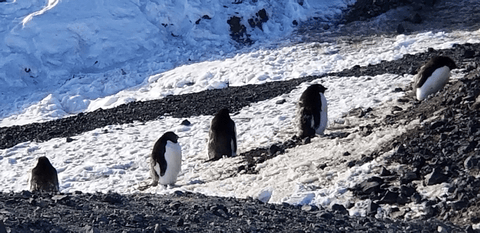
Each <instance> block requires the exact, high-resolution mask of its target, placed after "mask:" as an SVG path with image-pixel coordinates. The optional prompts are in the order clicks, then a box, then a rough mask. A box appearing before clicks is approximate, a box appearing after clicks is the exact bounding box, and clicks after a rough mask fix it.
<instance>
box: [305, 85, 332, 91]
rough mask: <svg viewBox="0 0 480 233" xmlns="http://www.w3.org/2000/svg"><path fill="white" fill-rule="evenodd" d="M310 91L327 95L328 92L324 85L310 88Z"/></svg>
mask: <svg viewBox="0 0 480 233" xmlns="http://www.w3.org/2000/svg"><path fill="white" fill-rule="evenodd" d="M308 89H311V90H314V91H315V92H320V93H325V91H326V90H327V88H326V87H324V86H323V85H322V84H313V85H311V86H309V87H308Z"/></svg>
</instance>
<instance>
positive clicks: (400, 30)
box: [397, 24, 405, 34]
mask: <svg viewBox="0 0 480 233" xmlns="http://www.w3.org/2000/svg"><path fill="white" fill-rule="evenodd" d="M404 32H405V28H404V27H403V25H402V24H398V26H397V33H398V34H403V33H404Z"/></svg>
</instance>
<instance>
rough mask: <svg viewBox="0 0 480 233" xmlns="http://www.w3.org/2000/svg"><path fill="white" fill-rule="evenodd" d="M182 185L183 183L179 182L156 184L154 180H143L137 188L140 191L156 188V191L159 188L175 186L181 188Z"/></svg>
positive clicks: (166, 188) (172, 187)
mask: <svg viewBox="0 0 480 233" xmlns="http://www.w3.org/2000/svg"><path fill="white" fill-rule="evenodd" d="M179 187H182V185H177V184H154V183H153V182H151V183H147V182H142V183H140V184H138V186H137V189H138V190H139V191H145V190H147V189H150V188H154V189H155V192H157V191H159V190H168V189H174V188H179Z"/></svg>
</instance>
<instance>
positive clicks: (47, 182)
mask: <svg viewBox="0 0 480 233" xmlns="http://www.w3.org/2000/svg"><path fill="white" fill-rule="evenodd" d="M58 190H59V187H58V176H57V169H55V168H54V167H53V166H52V164H51V163H50V161H49V160H48V159H47V157H45V156H42V157H39V158H38V160H37V165H36V166H35V167H34V168H33V169H32V173H31V176H30V191H32V192H33V191H47V192H58Z"/></svg>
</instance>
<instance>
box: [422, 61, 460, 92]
mask: <svg viewBox="0 0 480 233" xmlns="http://www.w3.org/2000/svg"><path fill="white" fill-rule="evenodd" d="M456 68H457V66H456V65H455V62H454V61H453V60H452V59H451V58H449V57H443V56H435V57H433V58H432V59H431V60H430V61H428V62H427V63H426V64H425V65H423V66H422V67H420V69H419V71H418V73H417V74H416V75H415V77H414V82H415V87H414V91H415V93H416V97H417V99H418V100H424V99H425V98H427V96H428V95H430V94H433V93H435V92H437V91H439V90H440V89H442V88H443V87H444V86H445V84H447V82H448V79H449V78H450V71H451V70H453V69H456Z"/></svg>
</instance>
